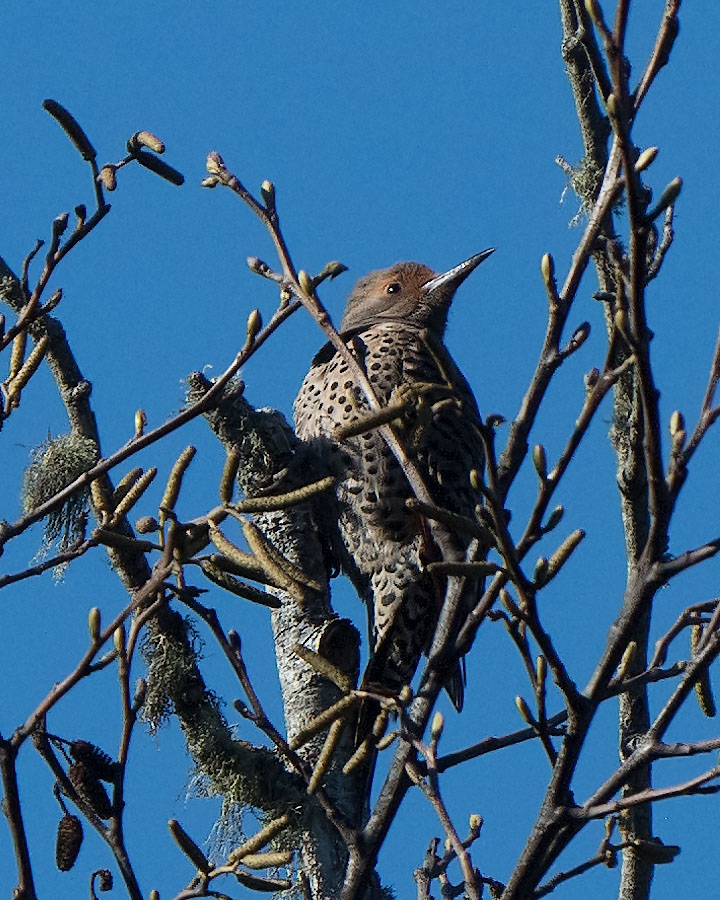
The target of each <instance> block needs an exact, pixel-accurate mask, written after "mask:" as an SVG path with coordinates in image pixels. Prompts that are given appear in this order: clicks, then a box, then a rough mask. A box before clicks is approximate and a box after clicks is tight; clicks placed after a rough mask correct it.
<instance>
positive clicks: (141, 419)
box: [135, 409, 147, 438]
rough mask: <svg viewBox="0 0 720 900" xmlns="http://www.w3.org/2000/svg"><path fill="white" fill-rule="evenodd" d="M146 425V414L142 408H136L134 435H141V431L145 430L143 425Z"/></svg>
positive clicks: (137, 436)
mask: <svg viewBox="0 0 720 900" xmlns="http://www.w3.org/2000/svg"><path fill="white" fill-rule="evenodd" d="M146 425H147V416H146V415H145V410H144V409H138V410H137V411H136V412H135V437H136V438H139V437H142V435H143V432H144V431H145V426H146Z"/></svg>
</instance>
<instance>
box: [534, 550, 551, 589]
mask: <svg viewBox="0 0 720 900" xmlns="http://www.w3.org/2000/svg"><path fill="white" fill-rule="evenodd" d="M547 572H548V561H547V557H546V556H541V557H540V558H539V559H538V561H537V562H536V563H535V571H534V573H533V581H534V582H535V586H536V587H542V586H543V585H544V584H545V581H546V579H547Z"/></svg>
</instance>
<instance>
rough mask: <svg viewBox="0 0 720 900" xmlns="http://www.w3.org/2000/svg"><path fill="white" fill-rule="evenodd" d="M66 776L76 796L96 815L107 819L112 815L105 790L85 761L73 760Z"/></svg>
mask: <svg viewBox="0 0 720 900" xmlns="http://www.w3.org/2000/svg"><path fill="white" fill-rule="evenodd" d="M68 778H69V779H70V781H71V783H72V786H73V787H74V788H75V790H76V791H77V792H78V796H79V797H80V798H81V799H82V800H84V801H85V802H86V803H87V805H88V806H89V807H91V809H92V810H93V812H94V813H95V814H96V815H98V816H99V817H100V818H101V819H109V818H110V816H112V804H111V803H110V798H109V797H108V795H107V791H106V790H105V788H104V787H103V786H102V785H101V784H100V781H99V780H98V779H97V777H96V776H95V773H94V772H93V771H92V770H91V769H89V768H88V767H87V766H86V765H85V763H83V762H74V763H73V764H72V765H71V766H70V768H69V769H68Z"/></svg>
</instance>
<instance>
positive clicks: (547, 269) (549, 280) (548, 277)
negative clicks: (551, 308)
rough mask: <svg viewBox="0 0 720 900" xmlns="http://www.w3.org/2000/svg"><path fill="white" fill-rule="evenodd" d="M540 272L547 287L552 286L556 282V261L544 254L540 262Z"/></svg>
mask: <svg viewBox="0 0 720 900" xmlns="http://www.w3.org/2000/svg"><path fill="white" fill-rule="evenodd" d="M540 271H541V273H542V277H543V281H544V282H545V284H546V285H552V284H554V281H555V260H554V259H553V258H552V256H551V255H550V254H549V253H544V254H543V258H542V259H541V260H540Z"/></svg>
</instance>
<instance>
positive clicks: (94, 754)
mask: <svg viewBox="0 0 720 900" xmlns="http://www.w3.org/2000/svg"><path fill="white" fill-rule="evenodd" d="M70 755H71V756H72V758H73V759H74V760H75V761H76V762H81V763H84V765H85V766H86V767H87V768H88V769H89V770H90V771H91V772H92V773H93V775H94V776H95V777H96V778H100V779H101V780H102V781H110V782H112V781H114V780H115V775H116V774H117V769H118V764H117V763H116V762H115V760H113V759H111V758H110V757H109V756H108V754H107V753H105V751H104V750H101V749H100V748H99V747H97V746H96V745H95V744H91V743H90V741H83V740H77V741H73V742H72V743H71V744H70Z"/></svg>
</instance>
